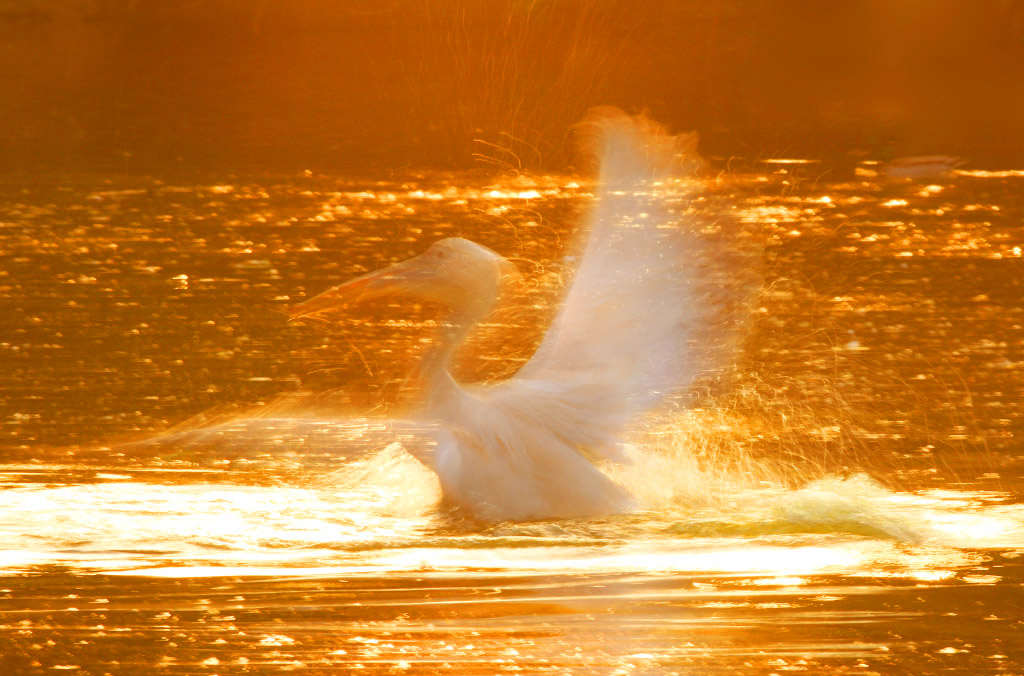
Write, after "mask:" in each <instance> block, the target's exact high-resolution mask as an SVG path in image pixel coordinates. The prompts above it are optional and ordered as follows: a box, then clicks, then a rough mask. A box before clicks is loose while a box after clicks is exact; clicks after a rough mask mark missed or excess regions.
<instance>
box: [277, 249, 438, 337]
mask: <svg viewBox="0 0 1024 676" xmlns="http://www.w3.org/2000/svg"><path fill="white" fill-rule="evenodd" d="M432 275H433V270H432V269H431V268H430V266H428V265H426V264H424V263H423V261H422V260H421V259H420V257H419V256H416V257H415V258H410V259H409V260H407V261H403V262H401V263H396V264H395V265H392V266H390V267H386V268H382V269H380V270H377V271H375V272H370V273H367V274H365V275H362V276H360V277H356V278H355V279H350V280H349V281H347V282H345V283H344V284H341V285H339V286H336V287H334V288H333V289H328V290H327V291H324V292H323V293H321V294H319V295H317V296H313V297H312V298H310V299H309V300H306V301H303V302H302V303H299V304H298V305H293V306H292V308H291V311H290V312H289V314H288V321H293V320H296V319H301V318H302V317H308V316H309V315H313V314H317V313H318V312H323V311H325V310H331V309H333V308H336V307H338V306H340V305H349V304H353V303H360V302H362V301H367V300H372V299H374V298H380V297H381V296H390V295H393V294H397V293H403V292H405V293H407V292H409V291H413V290H415V289H416V288H417V287H419V286H421V285H422V284H424V283H425V282H427V281H428V280H429V279H430V277H431V276H432Z"/></svg>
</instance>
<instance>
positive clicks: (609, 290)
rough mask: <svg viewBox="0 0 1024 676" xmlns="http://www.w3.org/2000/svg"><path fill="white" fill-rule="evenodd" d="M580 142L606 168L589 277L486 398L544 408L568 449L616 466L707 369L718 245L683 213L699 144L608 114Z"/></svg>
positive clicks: (589, 248)
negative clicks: (623, 447) (649, 420)
mask: <svg viewBox="0 0 1024 676" xmlns="http://www.w3.org/2000/svg"><path fill="white" fill-rule="evenodd" d="M580 131H581V136H582V137H583V141H584V143H586V144H587V146H588V147H589V149H590V151H591V152H592V153H593V154H594V155H595V156H596V157H597V159H598V160H599V162H600V177H599V181H598V184H597V188H596V203H595V206H594V208H593V210H592V212H591V214H590V227H589V231H590V234H589V238H588V240H587V244H586V247H585V250H584V253H583V256H582V259H581V262H580V266H579V268H578V270H577V272H576V275H575V278H574V279H573V282H572V285H571V287H570V289H569V292H568V295H567V296H566V298H565V301H564V305H563V307H562V309H561V311H560V312H559V313H558V315H557V317H556V318H555V320H554V322H553V323H552V326H551V328H550V329H549V331H548V333H547V335H546V337H545V338H544V340H543V342H542V343H541V345H540V347H539V348H538V349H537V352H536V353H535V355H534V356H533V358H532V359H531V360H530V361H529V362H528V363H527V364H526V365H525V366H524V367H523V368H522V369H520V371H519V372H518V373H517V374H516V376H515V377H514V378H513V379H511V380H509V381H507V382H505V383H503V384H502V385H500V386H498V387H496V388H494V390H493V391H492V392H491V393H489V397H488V398H489V399H490V400H491V401H492V402H494V403H495V404H499V405H504V406H513V407H515V408H518V407H520V406H527V407H528V408H531V409H532V408H534V407H539V408H540V409H541V410H542V411H544V412H546V413H548V414H549V415H545V416H544V419H546V420H551V421H552V424H553V425H555V426H556V427H558V428H560V429H559V430H553V431H555V432H556V433H557V434H559V435H560V436H563V437H571V438H566V441H569V442H572V443H574V444H575V445H577V447H579V448H582V449H584V450H587V451H588V452H591V453H595V454H597V455H606V456H607V455H611V454H614V450H613V449H614V443H613V442H614V441H615V440H617V438H618V437H619V435H620V434H621V431H622V428H623V426H624V425H625V424H626V423H627V422H628V421H629V419H630V418H632V417H633V416H635V415H636V414H637V413H639V412H641V411H644V410H647V409H649V408H651V407H652V406H653V405H654V404H656V403H657V402H658V401H660V400H661V399H662V398H663V397H664V396H665V395H667V394H669V393H672V392H676V391H679V390H680V389H682V388H685V387H686V386H688V385H689V384H691V383H692V382H693V380H694V379H695V378H696V377H697V376H698V374H699V373H700V372H701V371H702V370H703V369H704V368H705V367H706V365H707V355H708V354H709V352H708V350H707V348H708V347H709V346H707V345H704V344H703V342H704V337H703V335H702V332H704V331H705V330H706V327H707V326H708V324H709V322H710V321H711V314H712V309H711V306H710V303H709V302H708V300H707V297H708V294H707V291H708V289H707V284H706V281H705V278H706V274H705V273H704V272H703V266H704V265H705V264H706V262H707V261H706V258H707V256H706V255H705V254H706V253H707V252H706V248H707V246H708V245H707V244H706V241H707V239H706V238H705V237H702V236H701V233H700V229H701V228H702V227H703V223H702V222H701V221H700V219H698V218H697V217H695V216H692V215H687V214H686V213H685V212H686V210H687V208H688V203H689V199H688V193H690V192H691V191H692V189H693V188H692V185H693V184H692V182H691V181H688V180H687V177H692V175H693V173H694V170H695V168H696V166H697V164H698V163H699V162H700V158H699V157H698V156H697V154H696V149H695V146H696V135H695V134H682V135H678V136H672V135H669V134H667V133H666V132H665V131H664V129H663V128H662V127H661V126H660V125H658V124H657V123H655V122H653V121H651V120H649V119H647V118H646V117H644V116H635V117H631V116H628V115H626V114H624V113H622V112H621V111H618V110H617V109H609V108H603V109H598V110H595V111H592V113H591V115H590V116H589V117H588V119H587V120H585V121H584V122H583V123H581V125H580ZM522 399H529V400H531V401H530V402H529V403H527V402H525V401H517V400H522ZM550 413H556V415H550Z"/></svg>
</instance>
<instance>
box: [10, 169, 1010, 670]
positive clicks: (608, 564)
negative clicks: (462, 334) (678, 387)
mask: <svg viewBox="0 0 1024 676" xmlns="http://www.w3.org/2000/svg"><path fill="white" fill-rule="evenodd" d="M1022 187H1024V172H1017V171H983V170H972V171H959V172H956V173H954V174H952V175H947V176H943V177H941V178H934V179H928V180H919V181H905V182H904V181H887V180H884V179H883V178H882V177H880V176H879V172H878V171H877V167H875V166H874V165H872V164H870V163H865V164H861V165H857V166H854V165H853V164H851V165H849V166H835V167H832V166H829V167H825V166H821V165H818V164H816V163H813V162H802V161H790V160H786V159H785V158H780V159H778V160H773V161H767V162H765V161H762V162H756V163H750V164H749V165H748V166H747V167H739V168H737V167H734V168H733V171H732V172H731V173H729V174H725V175H722V176H720V177H718V178H717V179H710V180H708V182H707V184H706V185H705V186H704V187H703V188H702V190H701V193H700V195H701V196H700V197H699V198H697V200H696V201H694V202H693V203H691V204H690V205H689V206H688V207H686V208H687V209H688V210H689V211H690V213H691V214H692V215H693V216H694V217H697V218H700V219H702V221H703V222H704V223H705V224H706V231H707V233H708V236H717V237H722V238H723V240H724V241H728V242H729V245H728V249H729V253H730V254H731V255H724V256H723V260H722V261H717V262H716V265H717V268H716V270H717V271H716V273H715V274H718V275H719V276H720V278H721V280H722V286H723V287H730V286H732V285H735V286H736V287H737V289H736V290H735V293H734V294H733V295H734V296H735V300H736V302H735V305H736V307H735V308H734V310H733V312H734V315H735V316H734V318H733V320H732V324H731V325H730V326H731V329H730V330H731V331H732V332H733V333H735V334H736V336H735V340H734V342H735V348H734V350H735V354H734V355H733V356H732V357H731V358H730V359H728V360H727V363H725V364H723V366H722V368H721V370H720V372H717V373H714V374H707V377H706V379H705V380H703V381H702V382H701V383H699V384H698V387H696V388H695V390H696V391H695V392H692V393H688V394H687V395H686V396H685V397H683V398H681V399H679V400H678V401H674V402H672V405H671V406H669V407H667V410H662V411H659V412H658V413H657V414H656V416H655V417H653V418H651V419H649V420H645V421H641V422H640V423H638V425H637V427H636V430H635V431H634V435H633V438H632V442H633V444H634V445H635V447H636V449H637V453H638V454H639V455H638V460H637V461H636V462H635V463H634V464H633V465H631V466H628V467H624V468H618V469H615V468H610V469H609V471H612V472H615V473H616V476H617V478H618V479H619V480H620V481H622V482H623V483H624V484H626V485H627V486H629V487H630V488H631V489H632V490H633V491H634V493H635V494H636V495H637V496H638V498H639V502H640V508H638V510H637V511H635V512H633V513H630V514H624V515H619V516H612V517H607V518H604V519H594V520H556V521H546V522H530V523H518V524H517V523H497V524H495V523H481V522H477V521H475V520H474V519H472V518H471V517H470V516H468V515H466V514H462V513H459V512H458V511H457V510H452V509H450V508H448V507H445V506H443V505H440V504H439V503H438V500H439V491H438V487H437V483H436V480H435V479H434V477H433V475H432V473H431V472H430V470H429V469H427V468H426V467H425V466H424V464H423V463H424V462H425V463H427V464H429V460H430V454H431V451H432V449H431V435H432V431H433V429H434V427H433V423H431V422H430V421H422V420H417V419H416V418H415V416H414V415H413V414H412V413H411V411H413V410H414V408H413V407H412V406H411V404H410V401H414V400H415V393H414V392H410V389H411V386H410V379H409V373H410V369H411V368H412V366H413V364H414V363H415V361H416V359H417V358H418V356H419V355H421V354H422V351H423V350H424V348H425V347H426V346H427V345H428V344H429V341H430V339H431V335H432V332H433V328H434V326H435V324H436V320H437V317H436V312H435V311H434V309H432V308H429V307H419V306H415V305H409V304H407V303H405V304H403V303H401V302H395V303H392V304H387V303H384V304H381V305H378V306H376V307H364V308H351V309H350V310H346V311H345V312H342V313H340V314H338V315H335V316H334V317H333V322H332V323H330V324H326V323H325V324H324V325H319V324H312V325H310V324H305V325H295V324H289V323H287V322H286V316H287V315H286V310H287V308H288V306H289V305H290V304H292V303H293V302H296V301H297V300H301V299H302V298H305V297H308V296H309V295H310V294H312V293H316V292H318V291H320V290H322V289H324V288H326V287H328V286H330V285H333V284H336V283H337V282H339V281H341V280H343V279H346V278H348V277H350V276H353V275H356V274H359V273H362V272H365V271H368V270H371V269H375V268H377V267H379V266H382V265H385V264H387V263H389V262H393V261H396V260H400V259H402V258H405V257H408V256H411V255H414V254H417V253H419V252H421V251H422V250H423V249H424V248H425V247H426V246H427V245H429V244H430V243H431V242H433V241H434V240H436V239H439V238H442V237H447V236H452V235H461V236H465V237H468V238H470V239H473V240H475V241H478V242H480V243H482V244H485V245H487V246H490V247H492V248H494V249H495V250H497V251H499V252H500V253H502V254H503V255H505V256H508V257H509V258H511V259H512V260H514V261H515V262H516V264H517V265H518V266H519V268H520V270H521V271H522V272H523V275H524V278H525V285H524V289H523V290H522V291H521V293H520V295H519V297H518V298H516V299H514V300H513V301H512V302H511V304H510V306H509V307H508V308H506V309H504V310H502V311H500V312H499V313H497V314H496V315H495V317H494V318H493V321H491V322H490V323H489V324H488V325H486V326H484V327H482V328H481V330H480V331H479V332H478V334H477V335H476V336H475V337H474V338H473V339H472V341H471V344H470V345H469V346H468V349H467V354H466V356H465V359H464V360H463V363H461V364H460V365H459V372H460V375H461V376H462V377H463V378H465V379H489V378H500V377H504V376H507V375H508V374H510V373H512V372H513V371H514V370H515V368H516V367H517V366H518V365H519V364H521V363H522V362H523V360H524V359H526V358H527V357H528V356H529V354H530V350H531V349H532V347H533V346H534V345H535V344H536V342H537V340H538V339H539V337H540V335H541V334H542V331H543V327H544V326H545V325H546V322H547V321H549V319H550V317H551V315H552V312H553V309H554V307H555V306H556V301H557V298H558V294H559V293H560V291H561V289H562V288H563V287H564V284H565V283H566V281H567V280H568V279H569V278H570V275H571V270H572V267H573V265H574V261H575V259H574V256H576V255H577V254H578V251H579V248H578V246H577V242H578V238H579V235H580V234H581V233H580V232H579V231H578V226H579V224H580V223H581V218H582V214H583V213H584V212H585V209H586V207H587V205H588V203H589V200H590V197H591V194H590V186H589V185H588V184H587V183H586V182H585V181H582V180H580V179H575V178H572V177H562V176H538V177H525V176H520V177H510V178H505V179H500V180H495V179H493V178H482V177H479V176H476V175H472V174H442V173H426V174H419V175H415V174H410V175H404V176H397V177H396V176H386V177H381V178H380V179H379V180H377V179H367V178H360V179H340V178H337V177H330V176H319V175H298V176H256V177H253V176H249V177H226V176H223V175H222V176H217V177H215V178H211V177H204V176H193V177H191V178H190V179H189V180H184V179H178V180H175V181H161V180H156V179H142V178H124V177H114V176H111V177H95V176H84V177H81V178H79V179H76V180H73V181H68V180H67V179H66V178H61V179H57V178H50V177H46V176H40V177H35V178H33V179H31V180H30V179H25V178H20V179H13V178H12V179H7V180H5V182H3V183H2V184H0V259H2V261H3V263H2V265H0V313H2V315H0V316H2V317H3V319H2V321H0V444H2V448H0V461H2V465H0V482H2V484H0V485H2V490H0V535H2V537H0V673H3V674H36V673H40V674H42V673H54V672H69V673H83V674H146V675H150V674H250V673H271V672H273V673H276V672H282V671H292V672H294V673H300V674H319V673H325V674H326V673H331V674H349V673H365V674H501V673H526V674H547V673H551V674H608V675H612V674H621V675H627V674H672V673H675V674H717V673H749V674H770V673H776V674H782V673H783V672H805V673H820V674H826V673H827V674H843V673H850V674H871V673H912V674H924V673H939V672H943V673H945V672H957V673H965V674H988V673H992V674H996V673H1018V672H1020V671H1022V670H1024V636H1022V633H1024V632H1022V628H1024V624H1022V622H1024V620H1022V617H1021V613H1020V608H1021V607H1022V604H1024V592H1022V588H1021V585H1022V583H1024V570H1022V567H1021V565H1020V563H1019V561H1020V558H1019V557H1020V556H1021V554H1024V507H1022V506H1021V504H1020V497H1021V495H1022V494H1024V481H1022V479H1024V461H1022V457H1024V454H1022V452H1021V448H1020V443H1019V442H1018V441H1017V440H1018V439H1019V438H1020V437H1021V435H1024V405H1022V403H1021V394H1022V389H1024V388H1022V385H1021V382H1022V380H1021V372H1022V370H1024V313H1022V309H1021V304H1022V299H1024V295H1022V286H1024V282H1022V279H1024V275H1022V274H1021V273H1022V272H1024V269H1022V264H1021V256H1022V248H1024V226H1022V224H1021V219H1020V214H1021V208H1020V207H1021V198H1020V195H1021V188H1022ZM421 461H422V462H421Z"/></svg>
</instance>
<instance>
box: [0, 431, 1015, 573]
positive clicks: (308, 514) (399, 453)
mask: <svg viewBox="0 0 1024 676" xmlns="http://www.w3.org/2000/svg"><path fill="white" fill-rule="evenodd" d="M657 462H658V460H657V459H653V460H652V459H648V460H647V461H646V463H647V464H645V461H644V460H639V461H638V462H637V463H636V464H635V465H634V466H633V469H634V471H636V470H639V469H640V468H645V469H650V467H651V464H650V463H657ZM108 476H111V477H112V476H113V475H108ZM120 476H121V479H120V480H118V479H114V478H109V479H106V480H105V481H104V482H102V483H77V484H70V485H60V484H58V483H54V484H53V485H46V484H24V483H21V484H8V485H9V487H8V488H7V490H4V491H2V492H0V503H2V509H0V514H2V517H0V531H2V535H3V542H4V543H5V547H4V551H3V552H2V553H0V562H2V563H0V565H2V567H3V568H4V569H5V570H7V571H9V572H17V571H19V570H29V569H31V568H32V567H34V566H39V565H45V564H50V565H54V564H56V565H62V566H69V567H71V568H77V569H84V570H94V571H96V570H100V571H116V570H120V571H123V572H128V571H131V572H134V573H137V574H150V572H152V574H159V575H170V574H174V571H177V574H181V575H191V574H195V573H196V571H199V570H205V569H207V568H209V569H210V570H211V571H212V570H215V569H219V570H221V571H222V572H223V573H224V574H265V573H266V571H267V570H273V571H275V574H283V575H292V574H295V575H304V574H313V573H317V572H319V573H324V574H340V573H351V574H354V573H358V572H368V571H382V570H433V571H446V570H450V571H455V570H476V569H481V570H494V569H502V570H505V571H512V572H514V571H517V570H520V571H538V570H539V571H545V570H550V571H562V572H571V571H577V572H581V573H582V572H588V571H589V572H598V571H601V572H610V571H614V572H624V571H640V572H643V571H646V572H656V571H661V572H671V571H677V572H682V571H720V572H730V571H731V572H741V571H748V572H749V571H769V572H773V573H775V574H786V575H803V574H810V573H815V572H816V573H842V574H850V575H857V574H868V573H869V572H870V573H871V574H874V573H877V572H878V571H880V570H888V571H890V572H892V573H893V574H906V575H913V574H915V573H914V571H922V570H935V569H941V570H947V569H951V568H952V569H956V568H962V567H964V566H969V565H972V564H973V563H975V562H977V560H978V559H979V557H980V554H978V553H977V550H983V549H1017V548H1024V507H1022V506H1020V505H1012V504H1008V503H1007V502H1006V496H1005V495H1002V494H997V493H982V492H958V491H943V492H936V491H931V492H921V493H900V492H894V491H890V490H888V489H886V488H884V487H883V486H881V485H880V484H878V483H877V482H875V481H874V480H872V479H871V478H870V477H868V476H866V475H854V476H852V477H847V478H839V477H824V478H820V479H818V480H815V481H811V482H809V483H807V484H806V485H804V486H802V487H799V488H796V489H787V488H785V487H782V486H759V487H746V488H737V487H738V486H739V484H740V483H742V482H741V480H740V479H738V478H735V477H733V478H729V477H719V478H718V482H717V484H714V485H713V486H709V485H708V484H705V485H704V491H703V497H702V498H701V499H697V493H698V491H697V490H696V489H695V488H694V486H695V485H697V484H699V483H701V482H702V481H707V480H709V478H708V476H707V475H705V474H702V473H700V472H697V473H692V474H689V475H687V474H686V473H685V472H684V473H677V474H676V475H674V476H664V475H658V476H657V477H656V478H655V477H652V476H651V475H647V476H648V479H647V482H648V485H649V488H648V491H647V492H646V493H643V494H642V495H641V497H642V499H643V500H644V501H646V502H645V504H643V505H642V506H641V508H640V509H638V510H637V511H635V512H632V513H629V514H622V515H618V516H613V517H607V518H603V519H590V520H580V519H576V520H560V521H540V522H526V523H502V524H481V523H478V522H476V521H474V520H472V519H471V518H469V517H467V516H466V515H464V514H461V513H459V512H458V511H453V510H451V509H449V508H446V507H445V506H444V505H442V504H441V503H440V491H439V489H438V486H437V482H436V478H435V477H434V475H433V474H432V472H430V471H429V470H428V469H427V468H426V467H424V466H423V465H422V464H421V463H420V462H419V461H418V460H416V459H415V458H413V457H412V456H411V455H409V454H407V453H405V451H404V450H403V449H402V448H401V447H400V446H398V445H397V444H393V445H391V446H388V447H386V448H384V449H382V450H381V451H379V452H377V453H373V454H369V455H367V456H365V457H363V458H362V459H359V460H356V461H353V462H351V463H350V464H349V465H347V466H346V467H345V468H344V469H343V470H341V471H339V472H337V473H335V474H333V475H330V476H326V477H318V478H316V479H314V480H312V483H311V485H306V486H295V485H276V486H274V485H270V486H267V485H262V486H247V485H232V484H225V483H173V484H163V485H161V484H154V483H149V482H143V481H140V480H138V479H137V478H129V476H128V475H120ZM633 479H634V480H636V478H635V477H633ZM673 482H679V485H675V486H673V485H672V483H673ZM726 488H727V489H728V490H729V493H728V494H724V493H718V494H716V493H715V490H725V489H726ZM709 489H710V490H709ZM246 571H248V572H246ZM259 571H262V573H261V572H259ZM204 574H212V573H211V572H208V573H204Z"/></svg>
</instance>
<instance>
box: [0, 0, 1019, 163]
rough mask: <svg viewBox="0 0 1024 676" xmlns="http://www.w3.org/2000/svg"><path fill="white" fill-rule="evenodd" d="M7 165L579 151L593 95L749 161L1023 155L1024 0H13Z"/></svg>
mask: <svg viewBox="0 0 1024 676" xmlns="http://www.w3.org/2000/svg"><path fill="white" fill-rule="evenodd" d="M0 73H2V74H3V75H2V76H0V172H4V173H11V172H14V173H17V172H23V171H27V172H38V171H55V172H89V171H100V172H128V173H136V172H145V173H157V174H165V173H170V174H173V173H174V172H194V171H197V170H198V171H206V170H209V171H215V172H223V171H242V172H244V171H292V170H312V171H354V172H358V171H364V170H376V169H382V168H384V169H387V168H395V169H407V168H415V167H420V166H424V167H432V168H442V167H451V168H467V167H480V168H486V169H499V170H503V169H511V170H517V171H518V170H551V169H564V168H567V167H570V166H571V162H572V157H573V154H572V149H571V145H570V140H569V139H570V135H569V125H570V124H571V123H572V122H574V121H576V120H578V119H579V118H580V116H581V115H582V113H583V112H584V111H585V110H586V109H587V108H588V107H590V106H593V105H597V104H613V105H618V106H621V107H623V108H625V109H627V110H631V111H636V110H639V109H643V108H646V109H648V110H649V111H650V112H651V114H652V116H653V117H654V118H655V119H658V120H663V121H665V122H666V123H667V124H668V125H669V126H671V127H673V128H675V129H697V130H699V131H700V133H701V135H702V150H703V152H704V153H705V154H707V155H710V156H712V157H716V158H721V159H725V160H727V159H728V158H730V157H733V156H740V157H747V158H752V157H758V156H763V155H770V156H780V155H790V156H804V157H820V158H828V159H837V158H845V157H850V158H851V159H852V158H857V159H865V158H873V159H880V160H885V159H889V158H891V157H895V156H905V155H917V154H933V153H942V154H951V155H960V156H963V157H967V158H970V159H972V160H975V161H979V162H983V163H984V164H985V165H986V166H990V167H991V166H997V165H1015V164H1019V162H1020V161H1021V159H1022V157H1021V156H1022V155H1024V124H1022V122H1024V2H1022V1H1021V0H988V1H985V2H977V1H962V0H849V1H846V2H820V1H819V0H727V1H718V2H706V1H704V0H648V1H645V2H636V1H635V0H602V1H596V0H490V1H486V2H485V1H482V0H475V1H474V0H162V1H160V2H156V1H148V2H147V1H146V0H0Z"/></svg>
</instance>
